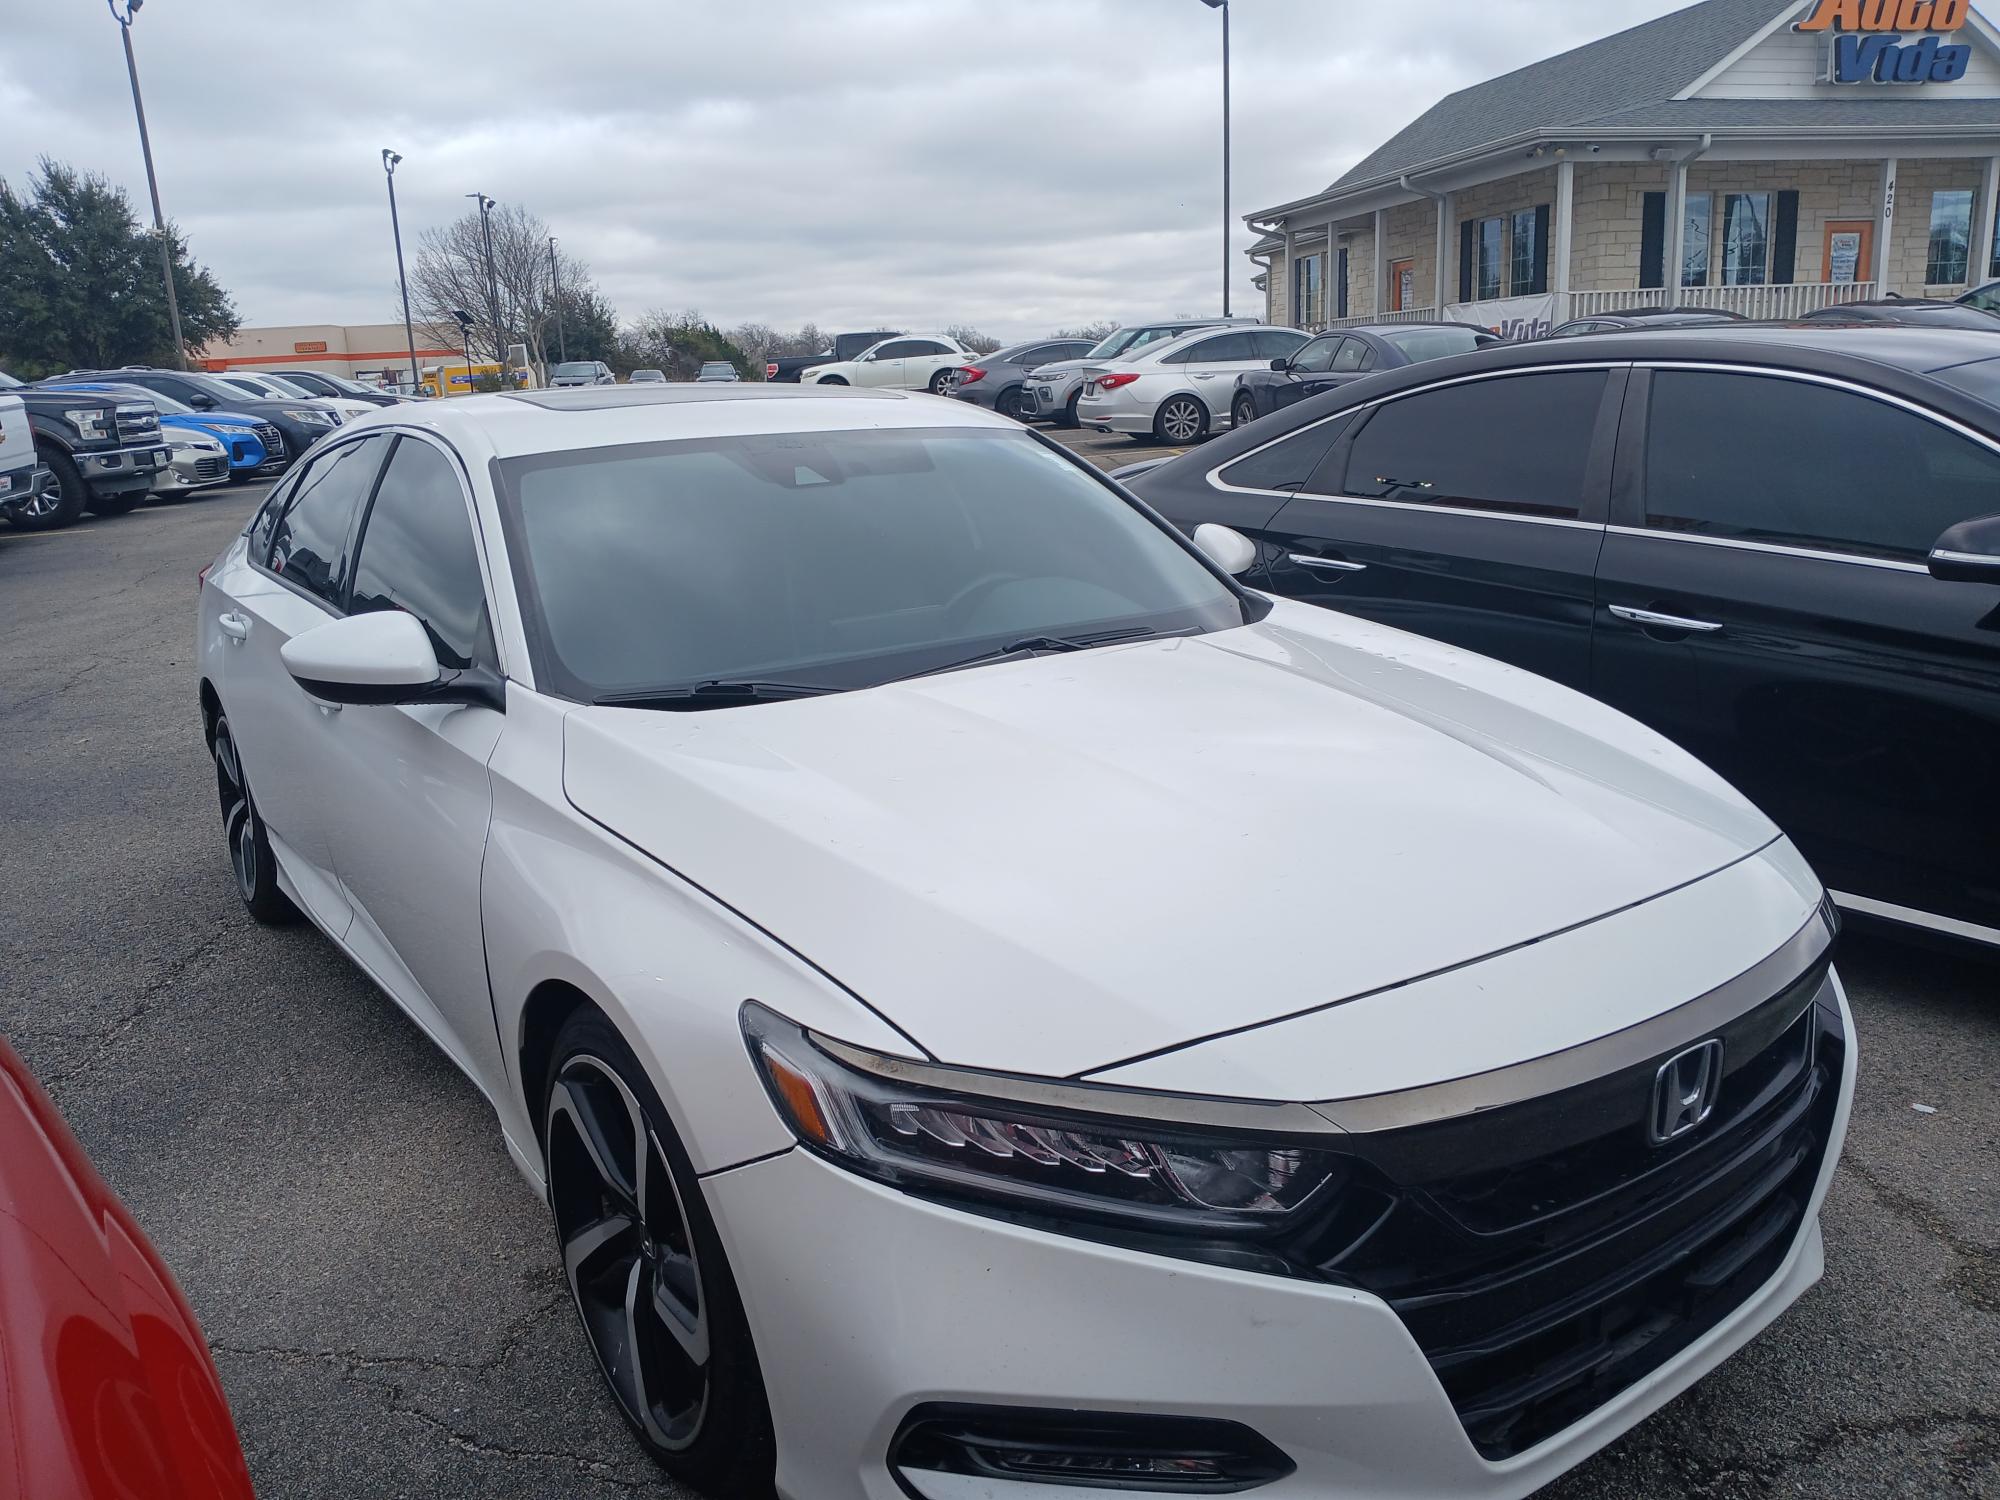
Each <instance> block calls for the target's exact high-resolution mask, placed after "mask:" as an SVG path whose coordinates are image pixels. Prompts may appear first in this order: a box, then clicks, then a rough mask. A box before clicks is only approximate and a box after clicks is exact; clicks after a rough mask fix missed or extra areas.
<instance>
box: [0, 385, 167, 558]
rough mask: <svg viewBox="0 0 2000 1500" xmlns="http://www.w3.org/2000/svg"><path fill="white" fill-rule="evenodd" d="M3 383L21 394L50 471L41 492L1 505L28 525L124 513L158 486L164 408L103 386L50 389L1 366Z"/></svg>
mask: <svg viewBox="0 0 2000 1500" xmlns="http://www.w3.org/2000/svg"><path fill="white" fill-rule="evenodd" d="M0 390H5V391H6V392H8V394H10V395H14V396H19V397H20V398H21V402H22V405H23V406H25V407H26V408H27V414H28V426H29V428H30V429H31V430H32V431H33V433H34V435H35V458H36V461H37V462H39V463H40V464H41V465H42V466H43V467H45V468H46V469H47V470H48V471H49V478H48V480H47V482H46V483H44V484H43V486H42V487H41V489H40V490H39V492H37V493H36V494H34V495H32V496H29V497H27V498H25V499H22V500H20V501H18V502H16V503H14V504H12V505H9V506H6V507H4V508H0V516H5V517H6V518H7V520H8V522H9V523H10V524H12V525H14V526H17V527H19V528H20V529H22V530H23V531H48V530H51V529H52V528H54V527H57V526H68V525H69V524H71V523H72V522H73V521H75V520H76V519H77V517H79V516H81V515H82V514H83V513H84V512H85V511H86V510H89V511H93V512H95V513H96V514H98V515H101V516H115V515H122V514H124V513H125V512H126V511H128V510H130V509H132V507H133V506H135V505H137V504H139V503H140V502H141V501H142V500H144V499H145V498H146V497H147V495H149V494H151V493H152V489H153V478H154V476H155V475H157V474H158V473H159V472H160V470H161V469H162V468H164V467H165V466H166V464H167V459H168V448H167V444H166V441H165V440H164V439H163V438H162V437H161V435H160V413H159V409H158V408H157V407H155V406H154V405H153V403H152V402H150V401H138V400H133V399H127V398H121V397H117V396H112V395H107V394H104V393H102V392H97V391H58V390H46V389H43V388H41V387H38V386H33V385H24V384H22V383H21V382H20V381H18V380H16V379H15V378H14V377H13V376H11V375H9V374H7V373H6V372H4V371H0Z"/></svg>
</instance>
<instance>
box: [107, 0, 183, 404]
mask: <svg viewBox="0 0 2000 1500" xmlns="http://www.w3.org/2000/svg"><path fill="white" fill-rule="evenodd" d="M104 3H105V5H107V6H108V7H109V8H110V10H111V19H112V20H114V21H116V22H117V23H118V33H119V35H120V36H122V37H123V38H124V39H125V71H126V73H127V74H128V75H129V76H130V77H131V79H132V113H133V114H135V115H137V116H138V117H139V151H140V153H141V154H142V155H143V156H144V157H145V158H146V189H147V191H148V192H150V193H151V194H152V195H153V233H154V235H155V236H156V237H157V238H158V239H159V242H160V276H161V279H162V280H164V281H165V282H166V286H167V322H168V324H169V325H170V326H171V327H172V329H173V334H174V363H175V364H176V365H177V366H179V367H180V368H181V369H183V370H185V369H186V368H187V345H186V343H185V342H183V341H182V339H181V304H180V298H178V297H177V296H175V295H174V254H173V246H172V243H171V242H170V241H169V240H168V239H167V216H166V215H165V214H164V213H162V212H161V211H160V180H159V178H158V177H156V176H154V175H153V142H152V138H151V137H149V136H148V135H147V134H146V104H145V101H144V100H143V99H141V98H140V97H139V64H138V62H137V60H136V59H135V58H134V57H133V56H132V18H133V17H134V16H136V15H137V14H138V13H139V7H140V6H141V5H144V4H145V3H146V0H125V10H124V13H123V14H122V15H121V14H120V13H119V10H118V0H104Z"/></svg>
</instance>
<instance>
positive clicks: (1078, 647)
mask: <svg viewBox="0 0 2000 1500" xmlns="http://www.w3.org/2000/svg"><path fill="white" fill-rule="evenodd" d="M1159 633H1160V632H1159V631H1157V630H1154V629H1153V628H1152V627H1151V626H1148V625H1138V626H1131V627H1128V628H1126V629H1123V630H1093V631H1089V632H1087V633H1085V634H1083V635H1028V636H1023V637H1022V638H1021V639H1020V640H1018V641H1010V642H1008V643H1007V644H1006V645H1004V646H1002V647H1000V648H999V649H998V650H996V651H982V652H980V653H979V654H978V655H977V656H968V657H966V658H965V659H964V660H963V661H951V662H946V663H945V664H944V665H943V666H941V667H926V668H924V670H923V671H921V672H912V673H910V675H909V677H897V678H892V679H891V680H892V681H894V682H908V681H909V680H910V678H911V677H931V676H935V675H936V674H937V673H939V672H956V671H958V670H959V669H960V668H961V667H977V666H982V665H984V664H985V663H987V662H989V661H1005V660H1006V659H1007V658H1008V657H1010V656H1048V655H1052V654H1054V653H1057V652H1063V651H1088V650H1089V649H1090V648H1091V647H1092V646H1108V645H1110V644H1111V643H1112V642H1113V641H1138V640H1144V639H1146V638H1147V637H1148V636H1156V635H1158V634H1159ZM1184 633H1185V632H1183V631H1174V632H1173V634H1175V635H1181V634H1184Z"/></svg>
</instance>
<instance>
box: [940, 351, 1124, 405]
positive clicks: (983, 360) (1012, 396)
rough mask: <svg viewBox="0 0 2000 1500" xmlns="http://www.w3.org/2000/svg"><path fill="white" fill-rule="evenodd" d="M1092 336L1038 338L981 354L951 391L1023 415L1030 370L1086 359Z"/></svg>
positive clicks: (958, 395)
mask: <svg viewBox="0 0 2000 1500" xmlns="http://www.w3.org/2000/svg"><path fill="white" fill-rule="evenodd" d="M1090 350H1091V341H1090V340H1089V339H1037V340H1035V341H1034V342H1033V343H1029V344H1014V345H1012V346H1010V347H1008V348H1006V349H996V350H994V351H993V352H992V353H991V354H985V355H981V356H980V357H979V358H978V359H975V360H974V361H973V362H972V363H971V364H969V365H967V366H966V367H965V368H964V369H962V370H960V371H959V372H958V380H957V383H956V384H954V385H953V386H952V388H951V394H952V395H954V396H956V397H957V398H958V399H959V400H961V401H970V402H971V403H972V404H973V405H974V406H983V407H985V408H986V409H987V410H988V411H997V412H999V413H1000V415H1001V416H1003V417H1018V416H1020V415H1021V387H1022V384H1023V383H1024V382H1025V381H1026V379H1027V377H1028V373H1029V372H1030V371H1032V370H1036V369H1039V368H1040V367H1041V366H1043V365H1052V364H1056V363H1058V362H1060V361H1063V360H1071V359H1082V358H1083V357H1084V355H1086V354H1088V353H1090Z"/></svg>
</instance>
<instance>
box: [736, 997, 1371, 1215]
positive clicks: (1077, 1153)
mask: <svg viewBox="0 0 2000 1500" xmlns="http://www.w3.org/2000/svg"><path fill="white" fill-rule="evenodd" d="M743 1031H744V1035H745V1037H746V1038H747V1039H748V1041H749V1044H750V1055H751V1057H752V1058H753V1059H754V1060H755V1061H756V1063H757V1067H758V1071H759V1072H760V1073H761V1074H762V1075H763V1078H764V1083H765V1087H766V1088H767V1089H768V1090H769V1091H770V1095H771V1099H772V1102H773V1103H774V1104H775V1105H776V1106H777V1108H778V1112H779V1114H780V1115H781V1116H783V1118H784V1120H785V1122H786V1123H787V1124H788V1125H789V1126H790V1127H791V1129H792V1133H793V1134H794V1135H796V1136H797V1137H798V1139H799V1142H800V1144H802V1145H803V1146H805V1147H806V1148H807V1149H808V1150H811V1151H813V1152H815V1153H817V1154H818V1155H820V1156H823V1157H826V1158H827V1159H829V1160H831V1161H834V1162H837V1163H838V1164H839V1165H841V1166H843V1167H846V1168H848V1169H849V1170H850V1171H854V1172H859V1173H861V1174H862V1175H863V1176H866V1177H872V1178H875V1179H876V1180H878V1181H881V1182H886V1183H889V1184H891V1185H892V1186H895V1187H898V1188H901V1189H903V1190H904V1191H906V1192H913V1193H920V1194H924V1195H926V1196H932V1197H946V1198H961V1199H963V1198H978V1199H988V1200H1001V1201H1003V1202H1010V1203H1012V1204H1014V1205H1016V1206H1017V1207H1020V1208H1023V1209H1026V1210H1029V1211H1039V1212H1041V1213H1046V1214H1056V1215H1061V1214H1070V1213H1074V1214H1082V1215H1085V1216H1088V1217H1091V1218H1100V1219H1115V1220H1120V1221H1123V1222H1126V1223H1132V1224H1138V1225H1143V1226H1145V1227H1149V1228H1153V1229H1166V1230H1173V1229H1196V1230H1200V1231H1203V1232H1207V1233H1215V1232H1217V1231H1222V1232H1225V1233H1226V1232H1231V1231H1237V1232H1241V1231H1247V1230H1256V1229H1260V1228H1262V1229H1268V1228H1272V1227H1275V1226H1277V1225H1280V1224H1283V1223H1285V1222H1287V1221H1288V1219H1289V1218H1290V1217H1291V1216H1292V1215H1294V1214H1296V1213H1297V1212H1298V1211H1299V1210H1300V1209H1301V1208H1302V1207H1304V1206H1305V1205H1306V1204H1308V1203H1317V1202H1318V1201H1320V1200H1321V1199H1322V1198H1323V1197H1325V1196H1327V1195H1329V1194H1331V1193H1333V1192H1335V1191H1337V1190H1338V1185H1339V1183H1340V1181H1341V1180H1343V1179H1344V1178H1345V1177H1346V1175H1347V1168H1346V1164H1345V1162H1344V1160H1343V1158H1341V1157H1339V1156H1337V1155H1335V1154H1334V1153H1332V1152H1329V1151H1324V1150H1321V1149H1319V1148H1318V1147H1317V1146H1315V1145H1313V1144H1312V1143H1311V1142H1310V1141H1309V1140H1299V1139H1289V1140H1288V1139H1284V1138H1283V1134H1282V1122H1283V1120H1284V1119H1285V1118H1287V1117H1288V1112H1289V1109H1290V1107H1288V1106H1283V1105H1268V1106H1266V1105H1242V1106H1238V1109H1239V1110H1241V1111H1244V1112H1248V1113H1253V1114H1254V1113H1258V1112H1267V1113H1268V1114H1270V1115H1271V1116H1272V1123H1273V1125H1274V1126H1276V1127H1278V1128H1277V1129H1275V1130H1273V1131H1271V1132H1269V1133H1266V1132H1261V1131H1259V1130H1257V1129H1256V1128H1254V1126H1252V1127H1250V1128H1243V1129H1237V1128H1230V1129H1218V1128H1215V1127H1212V1126H1209V1125H1206V1124H1182V1123H1180V1122H1178V1121H1176V1120H1174V1119H1172V1118H1161V1117H1156V1116H1171V1115H1172V1114H1174V1113H1175V1112H1176V1110H1177V1107H1178V1106H1179V1105H1180V1104H1181V1103H1183V1102H1185V1101H1178V1100H1174V1099H1172V1098H1171V1097H1170V1096H1162V1095H1154V1094H1143V1093H1140V1092H1139V1091H1137V1090H1132V1089H1121V1088H1111V1087H1107V1086H1103V1085H1079V1084H1071V1083H1067V1082H1058V1081H1054V1080H1051V1081H1050V1082H1049V1083H1047V1084H1038V1083H1036V1082H1035V1081H1033V1080H1018V1081H1017V1080H1013V1079H1010V1078H1007V1077H1004V1076H1001V1075H995V1074H979V1073H970V1072H964V1071H962V1070H958V1069H947V1068H940V1067H936V1066H934V1065H931V1064H921V1065H918V1064H911V1063H908V1062H906V1061H904V1060H903V1059H898V1058H890V1057H883V1056H880V1055H878V1054H874V1053H867V1052H863V1051H862V1050H860V1049H858V1048H854V1047H850V1046H848V1045H847V1044H845V1043H841V1042H835V1041H832V1040H830V1039H828V1038H824V1037H820V1036H817V1035H815V1034H813V1033H811V1032H808V1031H806V1030H804V1029H803V1028H801V1027H799V1026H796V1025H794V1024H793V1023H792V1022H790V1021H787V1020H785V1019H784V1018H783V1017H782V1016H779V1015H777V1014H776V1013H774V1012H772V1011H770V1010H767V1009H766V1008H765V1007H763V1006H761V1005H758V1004H757V1003H755V1002H754V1001H752V1002H750V1003H748V1004H746V1005H745V1006H744V1007H743ZM1017 1084H1019V1085H1025V1086H1021V1087H1016V1085H1017ZM1002 1090H1007V1091H1008V1092H1009V1093H1012V1094H1014V1095H1016V1097H1008V1096H1006V1095H1005V1094H1003V1093H1002V1092H1000V1091H1002ZM1052 1101H1054V1102H1052ZM1080 1106H1084V1107H1080ZM1100 1106H1101V1107H1100ZM1128 1111H1129V1112H1128ZM1324 1128H1325V1127H1324V1126H1323V1125H1322V1126H1321V1129H1322V1130H1324Z"/></svg>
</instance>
